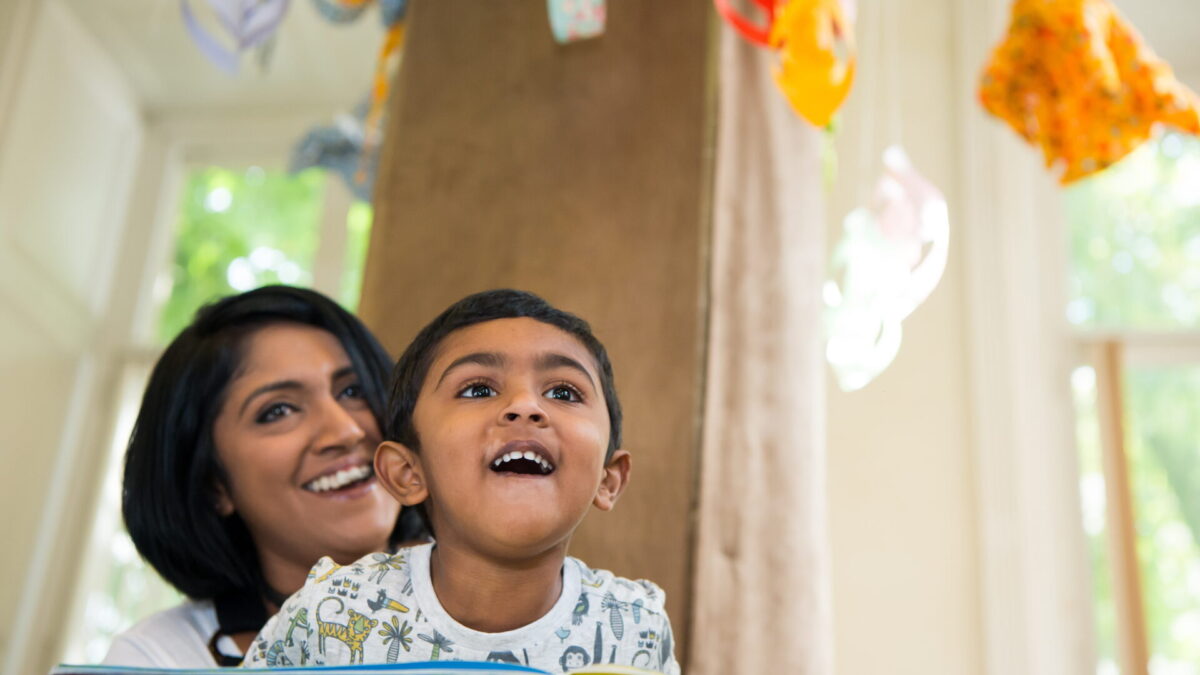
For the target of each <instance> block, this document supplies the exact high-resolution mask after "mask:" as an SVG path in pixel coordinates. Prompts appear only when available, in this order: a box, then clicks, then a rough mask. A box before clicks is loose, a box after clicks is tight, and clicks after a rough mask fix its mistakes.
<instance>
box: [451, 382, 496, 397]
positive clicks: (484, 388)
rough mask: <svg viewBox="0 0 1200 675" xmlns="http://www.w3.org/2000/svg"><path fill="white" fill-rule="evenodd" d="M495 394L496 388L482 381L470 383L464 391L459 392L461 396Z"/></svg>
mask: <svg viewBox="0 0 1200 675" xmlns="http://www.w3.org/2000/svg"><path fill="white" fill-rule="evenodd" d="M495 395H496V390H494V389H492V388H491V387H489V386H488V385H486V384H481V383H476V384H469V385H467V386H466V387H465V388H464V389H463V390H462V391H460V392H458V396H459V398H487V397H488V396H495Z"/></svg>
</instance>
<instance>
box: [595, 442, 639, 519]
mask: <svg viewBox="0 0 1200 675" xmlns="http://www.w3.org/2000/svg"><path fill="white" fill-rule="evenodd" d="M632 466H633V458H632V457H630V456H629V452H627V451H625V450H614V451H613V455H612V457H610V458H609V460H608V464H606V465H604V475H603V476H602V477H601V478H600V487H599V488H598V489H597V490H596V496H595V498H593V499H592V504H593V505H594V506H595V507H596V508H598V509H600V510H601V511H611V510H612V508H613V507H614V506H616V504H617V498H618V497H620V496H621V492H622V491H624V490H625V486H626V485H627V484H628V483H629V470H630V469H631V468H632Z"/></svg>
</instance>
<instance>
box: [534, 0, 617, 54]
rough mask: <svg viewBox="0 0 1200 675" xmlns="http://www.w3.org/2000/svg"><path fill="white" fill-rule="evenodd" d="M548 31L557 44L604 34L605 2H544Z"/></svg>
mask: <svg viewBox="0 0 1200 675" xmlns="http://www.w3.org/2000/svg"><path fill="white" fill-rule="evenodd" d="M546 8H547V11H548V12H549V14H550V31H551V32H552V33H553V34H554V39H555V40H556V41H557V42H558V43H559V44H566V43H568V42H575V41H576V40H586V39H588V38H593V37H596V36H598V35H601V34H603V33H604V22H605V19H606V17H607V14H608V12H607V7H606V3H605V0H546Z"/></svg>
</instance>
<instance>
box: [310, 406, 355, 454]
mask: <svg viewBox="0 0 1200 675" xmlns="http://www.w3.org/2000/svg"><path fill="white" fill-rule="evenodd" d="M320 408H321V409H320V413H319V420H318V423H319V424H320V428H319V430H318V442H317V447H318V449H319V450H321V451H322V452H324V451H325V450H335V449H346V450H349V449H352V448H354V447H355V446H357V445H358V443H359V442H360V441H362V439H363V438H365V437H366V435H367V432H366V430H365V429H363V427H362V425H361V424H359V422H358V420H357V419H355V417H354V415H352V414H350V411H349V410H346V408H345V407H343V406H342V405H340V404H339V403H338V402H337V401H336V400H330V401H326V402H324V403H323V404H322V405H321V406H320Z"/></svg>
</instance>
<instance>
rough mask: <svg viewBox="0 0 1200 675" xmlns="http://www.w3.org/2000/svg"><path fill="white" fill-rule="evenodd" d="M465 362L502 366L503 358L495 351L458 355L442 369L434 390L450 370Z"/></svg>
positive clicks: (492, 366)
mask: <svg viewBox="0 0 1200 675" xmlns="http://www.w3.org/2000/svg"><path fill="white" fill-rule="evenodd" d="M467 363H477V364H479V365H481V366H486V367H488V368H502V367H503V366H504V363H505V358H504V355H503V354H498V353H496V352H474V353H471V354H467V355H466V356H460V357H458V358H457V359H454V362H453V363H451V364H450V365H448V366H446V369H445V370H443V371H442V376H441V377H439V378H438V381H437V384H436V385H434V387H433V388H434V390H437V388H438V387H440V386H442V380H444V379H446V376H447V375H449V374H450V371H452V370H454V369H455V368H457V367H459V366H461V365H464V364H467Z"/></svg>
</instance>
